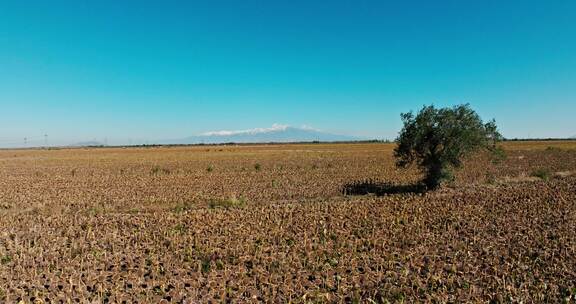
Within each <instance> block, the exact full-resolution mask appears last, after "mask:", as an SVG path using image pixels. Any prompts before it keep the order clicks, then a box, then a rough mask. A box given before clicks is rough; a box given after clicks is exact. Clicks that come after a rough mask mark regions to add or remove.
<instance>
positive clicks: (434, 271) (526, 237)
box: [0, 141, 576, 303]
mask: <svg viewBox="0 0 576 304" xmlns="http://www.w3.org/2000/svg"><path fill="white" fill-rule="evenodd" d="M503 147H504V149H505V150H506V152H507V153H506V154H507V156H506V157H502V158H501V159H492V158H489V157H488V156H487V155H482V154H480V155H476V156H474V157H472V158H470V159H468V160H466V162H465V164H464V167H463V168H462V170H461V171H459V172H458V173H457V179H456V181H455V182H453V183H451V184H449V185H448V186H446V187H444V188H442V189H441V190H439V191H436V192H429V193H425V194H422V193H412V192H410V191H398V192H400V193H395V194H384V195H376V194H369V193H368V194H365V193H355V192H354V191H351V192H350V191H344V190H343V189H346V187H347V185H348V187H349V188H350V187H354V185H357V184H362V182H363V181H370V182H368V183H364V184H368V185H379V184H382V185H390V184H391V185H396V186H402V185H411V184H414V183H415V182H416V181H417V180H418V179H419V174H418V172H417V171H416V170H408V171H401V170H399V169H396V168H395V167H394V158H393V152H392V151H393V148H394V145H393V144H380V143H370V144H368V143H364V144H307V145H306V144H291V145H243V146H195V147H150V148H100V149H96V148H94V149H36V150H32V149H30V150H0V302H1V303H18V302H22V303H239V302H241V303H244V302H249V303H252V302H273V303H388V302H390V303H395V302H490V301H493V302H496V303H499V302H524V303H530V302H538V303H555V302H562V301H565V302H576V142H574V141H572V142H570V141H566V142H507V143H504V144H503ZM386 183H387V184H386ZM350 185H352V186H350ZM366 188H370V187H366ZM357 192H361V191H357ZM367 192H370V191H367ZM360 194H361V195H360ZM380 194H382V193H380Z"/></svg>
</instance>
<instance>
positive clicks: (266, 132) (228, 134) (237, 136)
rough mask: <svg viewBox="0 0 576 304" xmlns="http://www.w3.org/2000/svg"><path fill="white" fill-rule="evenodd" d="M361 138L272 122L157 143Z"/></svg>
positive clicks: (353, 139) (281, 141)
mask: <svg viewBox="0 0 576 304" xmlns="http://www.w3.org/2000/svg"><path fill="white" fill-rule="evenodd" d="M362 139H363V138H359V137H355V136H347V135H338V134H332V133H327V132H322V131H320V130H316V129H313V128H309V127H300V128H298V127H291V126H287V125H279V124H274V125H272V127H270V128H255V129H248V130H235V131H212V132H206V133H203V134H200V135H195V136H189V137H185V138H181V139H171V140H162V141H159V142H158V144H202V143H203V144H220V143H271V142H275V143H284V142H313V141H322V142H331V141H355V140H362Z"/></svg>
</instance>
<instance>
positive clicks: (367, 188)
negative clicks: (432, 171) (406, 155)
mask: <svg viewBox="0 0 576 304" xmlns="http://www.w3.org/2000/svg"><path fill="white" fill-rule="evenodd" d="M425 192H426V187H425V186H424V185H422V184H410V185H395V184H392V183H388V182H381V181H377V180H364V181H354V182H351V183H347V184H345V185H344V186H342V194H344V195H367V194H374V195H376V196H384V195H389V194H419V193H425Z"/></svg>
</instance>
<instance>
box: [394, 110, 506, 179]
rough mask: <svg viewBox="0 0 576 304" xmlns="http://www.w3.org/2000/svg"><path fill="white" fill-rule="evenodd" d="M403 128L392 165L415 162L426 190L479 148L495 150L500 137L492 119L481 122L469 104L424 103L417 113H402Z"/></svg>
mask: <svg viewBox="0 0 576 304" xmlns="http://www.w3.org/2000/svg"><path fill="white" fill-rule="evenodd" d="M401 117H402V122H403V123H404V127H403V128H402V130H401V131H400V134H399V136H398V138H397V139H396V141H397V144H398V145H397V147H396V148H395V149H394V156H395V157H396V166H398V167H401V168H406V167H409V166H410V165H413V164H415V165H417V166H418V168H419V169H420V170H421V171H422V173H424V179H423V183H424V185H425V186H426V188H427V189H428V190H434V189H437V188H438V187H439V186H440V185H441V184H442V182H444V181H446V180H451V179H452V178H453V175H452V169H453V168H458V167H460V166H461V164H462V159H463V158H464V157H465V156H466V155H468V154H470V153H472V152H474V151H477V150H479V149H488V150H495V149H496V142H497V141H499V140H500V139H501V138H502V136H501V135H500V133H499V132H498V130H497V127H496V122H495V121H494V120H491V121H489V122H487V123H484V122H482V119H480V116H478V114H477V113H476V112H475V111H474V110H472V108H470V105H469V104H463V105H457V106H454V107H451V108H435V107H434V106H433V105H432V106H424V107H423V108H422V109H421V110H420V112H418V114H417V115H414V114H413V113H412V112H408V113H402V114H401Z"/></svg>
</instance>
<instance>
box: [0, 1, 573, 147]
mask: <svg viewBox="0 0 576 304" xmlns="http://www.w3.org/2000/svg"><path fill="white" fill-rule="evenodd" d="M463 102H469V103H471V105H472V107H473V108H475V109H477V110H478V111H479V113H480V114H481V116H482V117H483V118H485V119H490V118H495V119H496V120H497V122H498V123H499V125H500V127H501V130H502V132H503V134H504V135H505V136H506V137H565V136H572V135H576V119H575V117H576V1H573V0H566V1H490V0H489V1H456V0H454V1H376V0H375V1H362V0H355V1H352V0H351V1H336V0H332V1H264V0H262V1H251V0H244V1H218V0H211V1H104V0H99V1H79V0H73V1H72V0H71V1H58V0H55V1H23V0H19V1H12V0H3V1H1V2H0V106H1V107H0V145H2V143H9V142H11V141H18V142H20V141H21V138H23V137H25V136H27V137H29V138H33V139H39V138H41V136H42V135H43V134H45V133H47V134H49V138H50V139H51V140H54V141H58V140H59V141H72V142H73V141H78V140H92V139H98V140H102V139H103V138H108V139H109V140H110V141H113V142H114V141H116V142H120V141H127V140H128V139H133V140H139V139H149V140H153V139H161V138H178V137H185V136H188V135H193V134H197V133H201V132H205V131H211V130H221V129H229V130H234V129H248V128H254V127H269V126H271V125H272V124H273V123H280V124H289V125H293V126H300V125H308V126H311V127H314V128H317V129H321V130H325V131H330V132H334V133H342V134H350V135H361V136H368V137H378V138H393V137H395V135H396V133H397V131H398V130H399V128H400V126H401V125H400V119H399V114H400V113H401V112H406V111H408V110H411V109H413V110H417V109H419V108H420V107H421V106H422V105H424V104H431V103H434V104H436V105H439V106H444V105H453V104H458V103H463Z"/></svg>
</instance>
